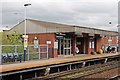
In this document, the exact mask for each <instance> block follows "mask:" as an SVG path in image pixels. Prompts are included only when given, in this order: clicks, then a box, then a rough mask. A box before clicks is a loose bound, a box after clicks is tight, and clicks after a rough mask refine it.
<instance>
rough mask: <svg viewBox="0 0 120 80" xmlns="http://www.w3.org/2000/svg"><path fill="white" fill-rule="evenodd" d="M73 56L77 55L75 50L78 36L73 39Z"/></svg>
mask: <svg viewBox="0 0 120 80" xmlns="http://www.w3.org/2000/svg"><path fill="white" fill-rule="evenodd" d="M72 44H73V48H72V49H73V56H75V55H76V52H75V48H76V36H74V38H73V43H72Z"/></svg>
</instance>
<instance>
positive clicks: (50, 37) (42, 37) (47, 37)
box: [28, 33, 57, 57]
mask: <svg viewBox="0 0 120 80" xmlns="http://www.w3.org/2000/svg"><path fill="white" fill-rule="evenodd" d="M28 36H29V38H28V41H29V42H30V43H31V44H34V37H35V36H36V37H37V38H38V40H39V44H46V41H51V44H49V45H48V46H49V56H50V57H57V50H54V41H55V40H56V38H55V36H56V35H55V34H53V33H45V34H28Z"/></svg>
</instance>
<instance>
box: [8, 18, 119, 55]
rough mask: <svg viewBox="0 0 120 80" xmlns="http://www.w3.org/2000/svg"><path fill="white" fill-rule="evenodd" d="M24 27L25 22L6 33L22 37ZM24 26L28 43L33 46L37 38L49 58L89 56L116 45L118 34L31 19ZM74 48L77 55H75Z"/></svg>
mask: <svg viewBox="0 0 120 80" xmlns="http://www.w3.org/2000/svg"><path fill="white" fill-rule="evenodd" d="M24 25H25V21H23V22H21V23H19V24H18V25H16V26H14V27H13V28H11V29H10V30H9V31H8V33H13V32H14V31H17V32H19V33H20V34H21V35H23V34H24V32H25V27H24ZM26 25H27V26H26V33H27V35H28V41H29V42H30V43H31V44H33V43H34V39H35V37H37V39H38V41H39V44H48V46H49V55H50V57H58V56H68V55H76V54H90V53H91V52H98V51H99V50H100V49H104V50H105V48H106V46H108V45H113V46H116V45H117V44H118V32H114V31H107V30H101V29H95V28H88V27H82V26H76V25H69V24H61V23H53V22H46V21H39V20H33V19H27V20H26ZM76 46H77V47H78V49H79V53H76Z"/></svg>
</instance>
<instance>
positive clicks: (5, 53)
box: [1, 44, 51, 63]
mask: <svg viewBox="0 0 120 80" xmlns="http://www.w3.org/2000/svg"><path fill="white" fill-rule="evenodd" d="M50 50H51V49H49V48H48V45H46V44H44V45H39V47H38V48H34V45H28V47H27V50H26V55H27V56H26V57H27V61H29V60H38V59H48V58H50V56H49V51H50ZM23 53H24V47H23V45H2V54H1V56H2V57H1V61H2V63H10V62H18V61H20V62H22V61H23V60H24V59H23V58H24V55H23ZM50 53H51V52H50Z"/></svg>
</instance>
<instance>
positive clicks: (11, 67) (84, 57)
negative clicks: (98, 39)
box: [0, 53, 120, 72]
mask: <svg viewBox="0 0 120 80" xmlns="http://www.w3.org/2000/svg"><path fill="white" fill-rule="evenodd" d="M117 55H118V56H119V55H120V54H118V53H110V54H95V55H90V54H86V55H76V56H72V57H62V58H51V59H46V60H34V61H26V62H22V63H14V64H5V65H0V72H7V71H13V70H21V69H26V68H32V67H40V66H47V65H53V64H60V63H66V62H73V61H80V60H87V59H94V58H104V57H111V56H117Z"/></svg>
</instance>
